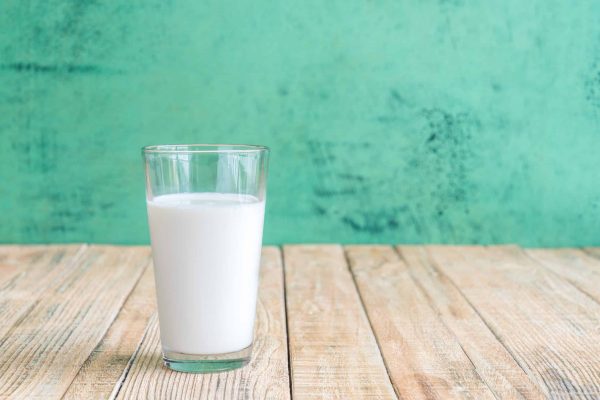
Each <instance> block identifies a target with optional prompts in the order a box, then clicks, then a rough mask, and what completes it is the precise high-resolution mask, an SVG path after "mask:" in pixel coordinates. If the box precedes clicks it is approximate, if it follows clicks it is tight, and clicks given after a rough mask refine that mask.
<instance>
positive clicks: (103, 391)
mask: <svg viewBox="0 0 600 400" xmlns="http://www.w3.org/2000/svg"><path fill="white" fill-rule="evenodd" d="M155 312H156V295H155V291H154V273H153V269H152V266H151V265H150V264H149V265H148V266H147V267H146V269H145V271H144V273H143V275H142V277H141V278H140V280H139V282H138V283H137V285H136V286H135V288H134V289H133V291H132V292H131V294H130V295H129V297H128V298H127V301H126V302H125V304H124V305H123V308H122V309H121V311H120V312H119V314H118V315H117V318H116V319H115V321H114V322H113V324H112V325H111V326H110V328H109V329H108V331H107V332H106V335H105V336H104V338H102V341H101V342H100V343H99V344H98V346H96V348H95V349H94V351H93V352H92V354H90V356H89V357H88V359H87V360H86V361H85V363H84V364H83V366H82V367H81V369H80V370H79V373H78V374H77V376H76V377H75V379H74V380H73V382H72V383H71V385H70V386H69V389H68V390H67V392H66V393H65V395H64V396H63V399H65V400H66V399H72V400H83V399H107V398H109V396H110V395H111V393H112V392H113V390H114V389H115V387H116V388H118V387H120V385H119V383H120V380H121V379H123V378H124V372H125V371H126V369H127V368H128V365H129V363H130V362H131V361H132V360H133V355H134V353H135V351H136V349H137V347H138V346H139V344H140V342H141V340H142V337H143V335H144V332H145V331H146V328H147V326H148V323H149V322H150V318H151V317H152V315H153V314H154V313H155ZM115 384H116V385H115Z"/></svg>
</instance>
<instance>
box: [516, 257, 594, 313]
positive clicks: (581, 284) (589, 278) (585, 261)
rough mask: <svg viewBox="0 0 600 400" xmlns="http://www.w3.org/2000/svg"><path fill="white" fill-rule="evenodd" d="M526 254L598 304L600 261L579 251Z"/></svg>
mask: <svg viewBox="0 0 600 400" xmlns="http://www.w3.org/2000/svg"><path fill="white" fill-rule="evenodd" d="M526 253H527V254H528V255H529V256H530V257H531V258H533V259H534V260H536V261H538V262H539V263H540V264H542V265H543V266H544V267H546V268H548V269H549V270H551V271H552V272H554V273H555V274H557V275H559V276H561V277H563V278H564V279H566V280H568V281H569V282H570V283H571V284H573V285H574V286H575V287H577V288H578V289H579V290H581V291H582V292H584V293H586V294H587V295H588V296H590V297H592V298H593V299H595V300H596V301H597V302H599V303H600V260H598V259H597V258H595V257H592V256H590V255H589V254H586V253H584V252H583V251H582V250H579V249H527V250H526ZM591 253H592V254H594V253H593V251H591Z"/></svg>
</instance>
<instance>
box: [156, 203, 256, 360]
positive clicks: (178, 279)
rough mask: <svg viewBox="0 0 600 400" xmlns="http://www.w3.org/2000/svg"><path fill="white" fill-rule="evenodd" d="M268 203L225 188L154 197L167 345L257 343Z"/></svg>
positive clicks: (183, 349)
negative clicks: (225, 191)
mask: <svg viewBox="0 0 600 400" xmlns="http://www.w3.org/2000/svg"><path fill="white" fill-rule="evenodd" d="M264 207H265V203H264V201H259V200H258V199H257V198H255V197H253V196H249V195H236V194H223V193H183V194H172V195H164V196H158V197H155V198H154V199H153V200H152V201H148V220H149V223H150V235H151V238H152V253H153V257H154V271H155V275H156V291H157V297H158V316H159V323H160V336H161V343H162V347H163V350H164V351H168V352H177V353H185V354H218V353H229V352H234V351H238V350H242V349H244V348H246V347H248V346H250V344H252V336H253V328H254V315H255V307H256V293H257V289H258V269H259V262H260V249H261V242H262V230H263V216H264Z"/></svg>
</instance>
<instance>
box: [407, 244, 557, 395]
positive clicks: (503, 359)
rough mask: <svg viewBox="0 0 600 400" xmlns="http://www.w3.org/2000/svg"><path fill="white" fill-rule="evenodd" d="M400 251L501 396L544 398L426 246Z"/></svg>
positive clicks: (440, 314)
mask: <svg viewBox="0 0 600 400" xmlns="http://www.w3.org/2000/svg"><path fill="white" fill-rule="evenodd" d="M398 251H399V252H400V255H401V256H402V258H403V259H404V260H405V262H406V263H407V264H408V266H409V271H410V273H411V276H412V277H413V279H414V280H415V282H416V283H417V285H418V286H419V287H420V288H421V289H422V290H423V292H424V294H425V297H426V301H427V302H428V303H429V304H430V305H431V307H432V308H433V309H434V310H435V312H436V313H437V315H438V317H439V318H440V319H441V321H442V322H443V323H444V325H445V326H446V327H448V329H449V330H450V331H452V333H453V334H454V335H455V336H456V338H457V340H458V341H459V343H460V347H461V348H462V350H463V351H464V352H465V354H466V355H467V356H468V357H469V360H470V361H471V362H472V363H473V365H474V366H475V370H476V371H477V373H478V375H479V376H480V377H481V379H482V380H483V381H484V382H485V383H486V385H487V386H488V387H489V388H490V389H491V390H492V391H493V392H494V394H495V396H496V397H497V398H499V399H542V398H544V397H545V396H544V394H543V393H542V391H541V390H540V389H539V388H538V387H537V386H536V385H535V384H534V383H533V382H532V381H531V379H530V378H529V377H528V376H527V374H526V373H525V372H524V371H523V370H522V369H521V367H520V366H519V365H518V364H517V362H516V361H515V360H514V359H513V357H512V356H511V355H510V353H509V352H508V351H507V350H506V348H504V346H503V345H502V344H501V343H500V342H499V341H498V339H497V338H496V337H495V336H494V334H493V333H492V332H491V331H490V330H489V328H488V327H487V326H486V324H485V322H484V321H483V320H482V319H481V317H480V316H479V315H478V314H477V312H476V311H475V310H474V309H473V307H472V306H471V305H470V304H469V303H468V302H467V300H466V299H465V298H464V297H463V296H462V294H461V293H460V291H459V290H458V289H457V288H456V287H455V286H454V285H453V284H452V282H451V281H450V280H449V279H448V278H447V277H446V276H445V275H443V274H440V273H439V272H438V271H437V270H436V269H435V268H434V266H433V265H432V262H431V260H430V258H429V256H428V254H427V251H425V248H424V247H422V246H401V247H399V248H398Z"/></svg>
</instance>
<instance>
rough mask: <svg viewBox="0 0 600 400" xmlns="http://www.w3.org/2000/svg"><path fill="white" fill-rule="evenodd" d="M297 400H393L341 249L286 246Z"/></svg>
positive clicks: (390, 387) (293, 367) (287, 288)
mask: <svg viewBox="0 0 600 400" xmlns="http://www.w3.org/2000/svg"><path fill="white" fill-rule="evenodd" d="M284 259H285V281H286V300H287V312H288V334H289V350H290V361H291V374H292V395H293V396H292V397H293V398H294V399H367V398H378V399H394V398H396V396H395V394H394V390H393V388H392V385H391V382H390V380H389V377H388V375H387V372H386V369H385V366H384V363H383V359H382V357H381V354H380V352H379V348H378V347H377V343H376V341H375V337H374V335H373V332H372V331H371V327H370V325H369V321H368V320H367V316H366V314H365V311H364V309H363V306H362V304H361V300H360V298H359V295H358V293H357V290H356V287H355V285H354V282H353V279H352V275H351V274H350V271H349V270H348V265H347V263H346V260H345V258H344V253H343V251H342V248H341V246H337V245H329V246H326V245H321V246H308V245H296V246H285V247H284Z"/></svg>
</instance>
